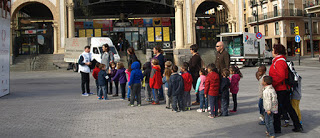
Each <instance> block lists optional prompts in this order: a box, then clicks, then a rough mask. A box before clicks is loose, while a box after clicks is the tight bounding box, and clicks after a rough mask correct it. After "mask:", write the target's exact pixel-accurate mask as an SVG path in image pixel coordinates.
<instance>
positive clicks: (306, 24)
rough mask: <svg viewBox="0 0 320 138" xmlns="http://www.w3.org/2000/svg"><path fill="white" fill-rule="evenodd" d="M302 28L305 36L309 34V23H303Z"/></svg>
mask: <svg viewBox="0 0 320 138" xmlns="http://www.w3.org/2000/svg"><path fill="white" fill-rule="evenodd" d="M304 28H305V31H306V34H309V23H308V22H305V23H304Z"/></svg>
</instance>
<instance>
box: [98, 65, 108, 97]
mask: <svg viewBox="0 0 320 138" xmlns="http://www.w3.org/2000/svg"><path fill="white" fill-rule="evenodd" d="M99 68H100V72H99V74H98V83H99V100H102V94H103V96H104V100H108V95H107V89H106V84H107V83H106V82H107V80H108V79H109V76H108V74H107V72H106V65H105V64H100V65H99Z"/></svg>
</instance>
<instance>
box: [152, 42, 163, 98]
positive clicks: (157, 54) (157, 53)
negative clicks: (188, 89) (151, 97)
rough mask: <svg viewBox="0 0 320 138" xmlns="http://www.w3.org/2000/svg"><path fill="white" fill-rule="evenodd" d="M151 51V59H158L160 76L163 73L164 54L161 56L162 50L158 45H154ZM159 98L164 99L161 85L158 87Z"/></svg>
mask: <svg viewBox="0 0 320 138" xmlns="http://www.w3.org/2000/svg"><path fill="white" fill-rule="evenodd" d="M153 53H154V54H155V56H154V57H153V58H152V59H158V60H159V65H160V68H161V76H162V74H163V73H164V67H165V66H164V56H163V51H162V50H161V47H160V46H156V47H154V48H153ZM159 99H160V100H164V95H163V88H162V87H161V88H160V89H159Z"/></svg>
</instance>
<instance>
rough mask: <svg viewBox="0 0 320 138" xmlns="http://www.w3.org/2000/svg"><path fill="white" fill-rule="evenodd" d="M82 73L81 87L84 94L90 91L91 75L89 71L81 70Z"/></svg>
mask: <svg viewBox="0 0 320 138" xmlns="http://www.w3.org/2000/svg"><path fill="white" fill-rule="evenodd" d="M80 73H81V89H82V94H84V93H86V91H87V93H90V87H89V84H90V77H89V73H84V72H80Z"/></svg>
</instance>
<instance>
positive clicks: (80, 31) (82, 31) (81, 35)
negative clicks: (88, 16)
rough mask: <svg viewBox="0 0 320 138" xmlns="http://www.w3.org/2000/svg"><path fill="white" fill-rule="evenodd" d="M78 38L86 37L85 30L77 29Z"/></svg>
mask: <svg viewBox="0 0 320 138" xmlns="http://www.w3.org/2000/svg"><path fill="white" fill-rule="evenodd" d="M79 37H86V30H85V29H79Z"/></svg>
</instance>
